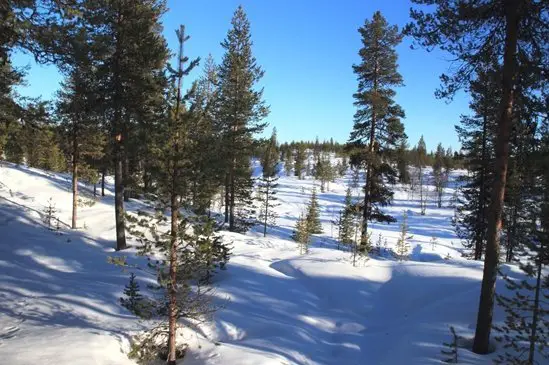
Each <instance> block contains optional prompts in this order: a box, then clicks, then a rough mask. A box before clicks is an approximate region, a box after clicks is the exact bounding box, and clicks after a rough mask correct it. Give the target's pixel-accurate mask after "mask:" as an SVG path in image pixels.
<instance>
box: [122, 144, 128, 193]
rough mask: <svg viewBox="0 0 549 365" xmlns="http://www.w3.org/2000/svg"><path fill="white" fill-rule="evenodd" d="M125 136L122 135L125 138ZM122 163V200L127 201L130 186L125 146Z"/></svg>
mask: <svg viewBox="0 0 549 365" xmlns="http://www.w3.org/2000/svg"><path fill="white" fill-rule="evenodd" d="M125 138H126V137H124V140H125ZM123 163H124V165H123V166H124V167H123V168H124V170H123V172H122V175H123V180H124V201H125V202H129V201H130V188H129V184H128V182H129V176H130V162H129V161H128V154H127V153H126V148H124V157H123Z"/></svg>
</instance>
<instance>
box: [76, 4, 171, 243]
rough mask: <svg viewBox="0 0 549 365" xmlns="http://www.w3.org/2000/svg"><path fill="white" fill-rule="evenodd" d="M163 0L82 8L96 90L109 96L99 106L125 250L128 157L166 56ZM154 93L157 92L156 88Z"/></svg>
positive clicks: (118, 232) (118, 235)
mask: <svg viewBox="0 0 549 365" xmlns="http://www.w3.org/2000/svg"><path fill="white" fill-rule="evenodd" d="M165 10H166V5H165V1H164V0H139V1H129V0H115V1H111V0H97V1H85V2H83V3H82V8H81V9H79V11H80V13H81V17H80V18H81V19H82V20H83V21H85V24H84V26H85V28H86V29H87V30H88V32H89V39H88V42H90V44H92V47H91V50H92V51H91V52H90V54H89V57H90V58H92V61H93V63H94V65H95V66H96V69H95V72H97V77H98V78H99V79H100V80H101V81H102V82H100V83H99V84H98V85H99V86H100V87H98V89H97V92H98V93H99V94H100V95H103V96H107V97H103V98H102V99H101V103H99V104H98V105H97V108H98V110H99V112H100V113H102V115H106V116H109V120H108V121H106V122H107V125H108V129H109V134H110V138H109V143H110V144H111V151H112V157H113V161H114V180H115V182H114V185H115V220H116V242H117V244H116V249H117V250H123V249H125V248H126V237H125V229H124V226H125V222H124V218H125V215H124V198H126V199H127V198H128V197H129V196H128V194H127V193H126V194H125V193H124V190H125V189H124V187H125V185H126V184H128V183H129V182H131V179H130V178H131V176H129V174H130V168H129V164H130V159H131V158H132V156H131V154H132V153H133V152H134V147H135V145H136V143H135V136H136V133H135V131H134V130H133V128H134V127H135V122H136V121H137V120H139V119H140V114H141V111H142V108H143V106H148V105H150V103H149V98H150V97H151V96H152V95H154V96H157V95H158V92H157V91H158V88H159V86H158V84H157V82H158V80H159V79H160V80H161V79H162V78H158V77H155V75H158V74H159V73H161V72H162V71H163V68H164V67H165V64H166V60H167V58H168V50H167V47H166V41H165V39H164V37H163V36H162V35H161V31H162V27H161V24H160V18H161V16H162V14H163V13H164V12H165ZM153 91H154V92H153Z"/></svg>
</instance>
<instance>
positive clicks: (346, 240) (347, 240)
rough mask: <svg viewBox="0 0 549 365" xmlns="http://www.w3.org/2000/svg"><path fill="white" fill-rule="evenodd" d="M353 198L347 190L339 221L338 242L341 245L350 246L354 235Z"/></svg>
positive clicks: (349, 189)
mask: <svg viewBox="0 0 549 365" xmlns="http://www.w3.org/2000/svg"><path fill="white" fill-rule="evenodd" d="M353 209H354V205H353V197H352V195H351V188H350V187H349V188H347V193H346V194H345V207H344V208H343V211H342V212H341V218H340V219H339V241H340V242H341V243H342V244H343V245H347V246H348V245H351V244H352V243H353V234H354V222H353V221H354V217H353Z"/></svg>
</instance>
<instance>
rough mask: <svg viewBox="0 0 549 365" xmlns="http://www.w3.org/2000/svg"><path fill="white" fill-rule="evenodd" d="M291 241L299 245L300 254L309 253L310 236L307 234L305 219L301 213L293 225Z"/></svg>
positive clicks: (307, 228)
mask: <svg viewBox="0 0 549 365" xmlns="http://www.w3.org/2000/svg"><path fill="white" fill-rule="evenodd" d="M292 239H293V240H294V241H295V242H297V244H298V245H299V252H300V254H302V255H303V254H306V253H308V252H309V242H310V240H311V234H310V232H309V227H308V224H307V218H306V217H304V215H303V213H301V214H300V216H299V218H298V219H297V221H296V223H295V228H294V232H293V233H292Z"/></svg>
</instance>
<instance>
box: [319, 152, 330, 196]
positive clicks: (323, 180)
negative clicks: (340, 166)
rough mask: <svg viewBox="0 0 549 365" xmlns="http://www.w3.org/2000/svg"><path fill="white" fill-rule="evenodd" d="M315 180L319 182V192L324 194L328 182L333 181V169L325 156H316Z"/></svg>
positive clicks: (328, 158)
mask: <svg viewBox="0 0 549 365" xmlns="http://www.w3.org/2000/svg"><path fill="white" fill-rule="evenodd" d="M315 178H317V179H318V180H320V191H321V192H322V193H324V192H325V191H326V189H327V188H328V187H329V185H330V181H333V180H334V179H335V169H334V167H333V166H332V163H331V161H330V157H329V156H327V155H325V154H322V155H319V156H318V159H317V161H316V163H315Z"/></svg>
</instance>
